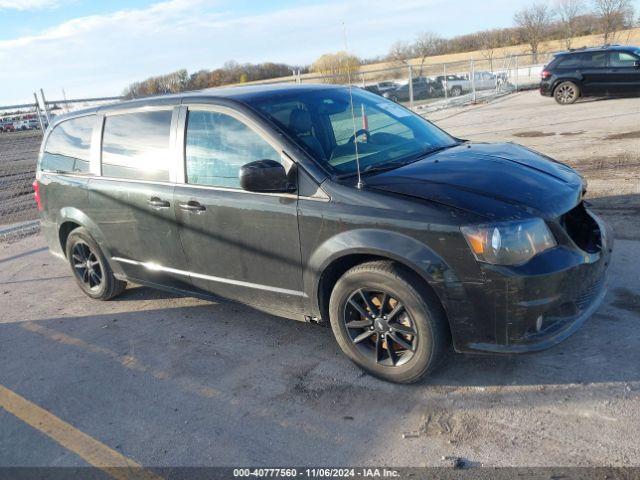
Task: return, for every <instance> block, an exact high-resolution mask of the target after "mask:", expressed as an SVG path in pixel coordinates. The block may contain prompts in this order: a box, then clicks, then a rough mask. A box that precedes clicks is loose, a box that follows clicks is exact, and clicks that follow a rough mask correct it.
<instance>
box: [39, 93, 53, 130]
mask: <svg viewBox="0 0 640 480" xmlns="http://www.w3.org/2000/svg"><path fill="white" fill-rule="evenodd" d="M40 97H42V108H44V115H45V117H46V118H47V125H49V124H50V123H51V119H50V118H49V107H47V100H46V99H45V98H44V90H42V89H40Z"/></svg>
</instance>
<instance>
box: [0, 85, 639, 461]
mask: <svg viewBox="0 0 640 480" xmlns="http://www.w3.org/2000/svg"><path fill="white" fill-rule="evenodd" d="M628 102H630V104H629V105H628ZM634 102H635V103H634ZM639 106H640V99H626V100H611V101H608V102H604V101H603V102H584V103H580V104H577V105H575V106H573V107H557V108H556V105H555V104H554V103H553V101H552V100H549V99H540V98H539V97H537V96H534V95H533V94H530V93H526V94H520V95H516V96H513V97H511V98H510V99H508V100H501V101H499V102H497V103H495V104H491V105H487V106H481V107H473V108H470V109H466V110H464V111H462V110H461V111H459V112H451V111H450V112H448V113H447V114H446V115H445V112H440V113H439V115H440V118H438V119H437V121H438V123H439V124H440V125H441V126H443V127H445V128H447V129H449V130H450V131H452V133H454V134H456V135H460V136H464V137H467V138H471V139H474V140H505V139H506V140H514V141H519V142H522V143H525V144H527V145H530V146H533V147H534V148H537V149H539V150H541V151H543V152H545V153H549V154H551V155H552V156H556V157H558V158H559V159H561V160H564V161H568V162H577V164H578V166H580V165H579V158H580V157H581V156H584V157H585V158H590V157H598V158H605V159H606V158H609V154H611V155H613V154H618V153H621V154H626V153H627V152H631V154H637V153H638V143H637V142H638V140H637V139H634V138H623V139H615V140H603V138H604V137H605V136H606V135H611V134H621V133H624V132H628V131H629V132H630V131H633V129H634V128H635V129H637V128H638V124H639V123H640V122H638V117H639V116H640V114H638V112H640V109H639V108H638V107H639ZM634 108H635V112H636V114H637V116H636V117H635V120H634V119H633V115H632V114H629V115H624V112H633V109H634ZM607 114H609V115H613V114H617V115H618V116H616V117H613V118H609V119H606V120H605V119H600V120H597V119H596V117H604V116H606V115H607ZM527 116H528V117H529V118H528V120H527V119H526V118H525V117H527ZM563 116H566V117H567V118H571V117H576V118H581V120H580V121H574V122H573V123H572V124H570V125H569V124H567V125H566V126H565V125H563V126H561V125H560V123H559V122H561V121H562V118H564V117H563ZM445 117H446V118H445ZM545 122H549V123H548V124H547V125H546V126H545V125H542V124H544V123H545ZM613 122H619V123H618V124H617V126H616V127H615V128H614V127H611V126H606V125H605V126H603V124H610V123H613ZM625 122H626V123H625ZM551 123H553V124H554V125H553V126H551V125H550V124H551ZM538 124H541V125H540V126H536V125H538ZM492 125H495V128H492ZM511 127H518V128H514V129H511ZM605 129H607V131H608V133H607V131H605ZM488 130H495V132H487V131H488ZM499 130H505V131H499ZM609 130H610V131H609ZM614 130H615V131H614ZM522 131H524V132H531V131H541V132H543V133H550V132H553V136H551V135H547V136H532V135H531V134H528V135H526V136H521V137H517V136H514V135H515V134H517V133H520V132H522ZM563 131H570V132H577V131H584V133H581V134H580V135H578V134H576V135H575V136H573V137H572V136H561V135H560V134H559V132H563ZM577 136H582V139H581V141H580V142H578V141H575V140H576V139H575V137H577ZM566 141H571V142H572V143H571V145H573V146H572V147H568V146H565V145H564V142H566ZM621 145H622V146H621ZM603 149H605V150H603ZM634 149H635V150H634ZM603 165H604V164H603ZM604 170H605V169H604V167H603V171H600V170H599V169H593V170H588V169H587V170H586V171H585V173H586V175H587V176H588V178H589V180H590V184H591V185H592V192H595V194H594V193H592V194H593V195H594V196H596V194H597V193H598V192H600V193H601V195H600V196H599V197H597V198H600V199H602V200H601V202H602V205H603V207H607V208H609V210H606V208H605V214H606V215H607V218H608V219H614V220H615V221H616V222H618V221H619V218H620V217H621V216H623V217H624V215H629V217H630V218H632V215H631V214H628V213H627V210H625V208H627V207H626V206H623V207H621V206H620V204H617V203H615V202H616V201H618V200H617V199H616V197H622V196H628V197H629V202H633V201H635V198H634V196H636V197H637V193H638V191H637V187H638V185H637V180H632V182H636V183H635V184H629V183H628V182H626V183H623V182H622V181H621V180H620V179H621V178H623V177H615V178H611V177H608V175H609V173H606V172H612V173H615V172H619V171H624V172H627V173H625V174H624V175H629V177H628V178H631V179H635V178H637V177H636V176H634V175H637V169H635V170H634V169H633V168H630V167H629V166H628V165H627V164H625V165H624V166H621V167H615V166H613V165H612V164H611V163H610V161H609V160H607V163H606V172H605V171H604ZM625 178H626V177H625ZM597 181H602V182H610V186H609V189H608V191H607V189H599V187H598V186H597V185H598V183H597ZM594 182H595V188H594ZM634 188H635V189H636V190H634ZM630 205H631V206H632V207H629V208H636V207H635V206H634V205H636V206H637V203H630ZM636 215H637V213H636ZM626 223H629V222H622V224H623V225H624V224H626ZM639 248H640V235H637V232H636V230H634V228H632V227H629V228H627V229H623V230H622V233H621V234H618V239H617V243H616V246H615V251H614V256H613V261H612V265H611V282H610V291H609V294H608V296H607V298H606V301H605V304H604V305H603V307H602V308H601V309H600V310H599V311H598V312H597V313H596V314H595V315H594V316H593V317H592V318H591V319H590V320H589V321H588V322H587V323H586V324H585V326H584V327H583V328H582V329H581V330H580V331H578V332H577V333H576V334H575V335H574V336H572V337H571V338H569V339H568V340H567V341H566V342H564V343H563V344H562V345H560V346H558V347H556V348H553V349H551V350H548V351H545V352H541V353H538V354H534V355H527V356H517V357H483V356H464V355H458V354H453V353H451V354H450V355H449V356H448V358H447V361H446V362H445V364H444V366H443V367H442V368H440V369H439V370H437V371H436V372H434V373H433V374H432V375H431V376H430V377H428V378H425V379H424V380H423V381H422V382H421V383H419V384H417V385H412V386H397V385H392V384H388V383H384V382H381V381H378V380H375V379H373V378H371V377H369V376H366V375H364V374H363V373H362V372H361V371H360V370H359V369H357V368H356V367H355V366H353V365H352V364H351V363H350V362H349V361H348V360H346V358H345V357H344V356H343V355H342V354H341V352H340V351H339V349H338V347H337V345H336V344H335V342H334V340H333V338H332V336H331V332H330V330H329V329H324V328H320V327H317V326H313V325H309V324H302V323H298V322H294V321H291V320H285V319H281V318H276V317H271V316H268V315H265V314H262V313H259V312H256V311H254V310H252V309H250V308H247V307H244V306H240V305H236V304H231V303H228V304H225V303H219V304H217V303H211V302H205V301H201V300H197V299H194V298H187V297H179V296H174V295H171V294H167V293H164V292H159V291H154V290H151V289H147V288H143V287H137V286H130V287H129V288H128V289H127V290H126V291H125V293H124V294H123V295H122V297H120V298H118V299H117V300H115V301H111V302H96V301H91V300H89V299H87V298H86V297H84V296H83V294H82V293H81V292H80V290H79V289H78V288H77V287H76V286H75V283H74V281H73V279H72V277H71V274H70V272H69V269H68V267H67V266H66V265H65V263H64V262H62V261H60V260H58V259H56V258H54V257H52V256H50V255H49V254H48V252H47V251H46V247H45V243H44V240H43V238H42V237H41V236H39V235H34V236H31V237H28V238H23V239H21V240H19V241H17V242H14V243H1V244H0V339H1V343H0V365H2V368H1V369H0V386H4V387H6V388H8V389H10V390H12V391H13V392H16V393H18V394H19V395H21V396H22V397H24V398H26V399H28V400H30V401H31V402H33V403H35V404H37V405H39V406H40V407H42V408H45V409H46V410H48V411H49V412H51V413H53V414H54V415H56V416H57V417H59V418H61V419H63V420H64V421H66V422H68V423H69V424H70V425H72V426H73V427H75V428H76V429H78V430H80V431H82V432H84V433H85V434H87V435H90V436H91V437H93V438H94V439H97V440H99V441H100V442H102V443H103V444H104V445H106V446H108V447H109V448H111V449H113V450H115V451H117V452H120V453H121V454H123V455H125V456H126V457H128V458H130V459H133V460H135V461H136V462H138V463H140V464H143V465H150V466H194V465H197V466H203V465H225V466H237V465H261V466H275V465H274V463H277V465H278V466H282V465H316V466H318V465H333V466H335V465H360V466H365V465H393V466H450V465H451V460H449V459H446V458H444V457H449V456H451V457H460V458H463V459H465V461H466V462H467V464H468V465H471V466H480V465H481V466H578V465H580V466H640V438H639V436H638V433H637V432H638V431H639V430H640V348H639V346H640V328H639V325H640V282H639V281H638V280H639V279H640V276H639V274H638V257H637V251H638V249H639ZM39 430H40V429H39V428H38V429H34V428H32V427H29V426H27V425H26V424H25V423H23V422H21V421H20V420H18V419H17V418H16V417H14V416H13V415H11V414H9V413H8V412H6V411H4V410H2V409H0V432H2V434H1V435H0V467H1V466H9V465H12V466H14V465H23V466H41V465H65V466H81V465H85V463H84V460H82V458H80V457H79V456H78V455H76V454H75V453H73V452H72V451H70V450H67V449H65V448H63V447H62V446H61V445H59V444H58V443H56V442H54V441H53V440H51V439H50V438H49V437H47V436H45V435H43V434H42V433H41V432H40V431H39Z"/></svg>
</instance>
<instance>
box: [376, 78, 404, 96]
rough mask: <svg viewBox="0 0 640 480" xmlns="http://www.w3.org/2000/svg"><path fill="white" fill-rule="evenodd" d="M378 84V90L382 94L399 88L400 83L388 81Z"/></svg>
mask: <svg viewBox="0 0 640 480" xmlns="http://www.w3.org/2000/svg"><path fill="white" fill-rule="evenodd" d="M376 86H377V87H378V91H379V92H380V93H381V94H382V93H384V92H390V91H392V90H395V89H397V88H398V86H399V85H398V83H396V82H391V81H387V82H378V83H377V84H376Z"/></svg>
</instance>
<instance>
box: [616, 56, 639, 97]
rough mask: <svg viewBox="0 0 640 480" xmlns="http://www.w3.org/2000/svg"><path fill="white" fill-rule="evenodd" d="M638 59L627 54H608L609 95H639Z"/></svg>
mask: <svg viewBox="0 0 640 480" xmlns="http://www.w3.org/2000/svg"><path fill="white" fill-rule="evenodd" d="M637 62H640V57H637V56H635V55H632V54H631V53H629V52H620V51H618V52H615V51H614V52H609V72H610V77H611V80H610V88H609V93H613V94H615V93H640V66H638V65H637Z"/></svg>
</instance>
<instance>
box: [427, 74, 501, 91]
mask: <svg viewBox="0 0 640 480" xmlns="http://www.w3.org/2000/svg"><path fill="white" fill-rule="evenodd" d="M436 80H438V82H440V84H441V85H442V86H443V89H444V88H445V84H446V90H447V94H448V95H449V96H450V97H458V96H460V95H463V94H465V93H469V92H471V91H473V88H474V86H475V89H476V90H490V89H492V88H496V85H500V84H501V83H502V82H503V80H501V79H499V78H498V77H497V76H496V75H495V74H494V73H491V72H475V73H474V80H475V85H473V84H472V83H471V80H470V79H469V77H468V76H467V77H464V76H462V75H447V76H446V82H445V77H444V75H441V76H439V77H437V78H436Z"/></svg>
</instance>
